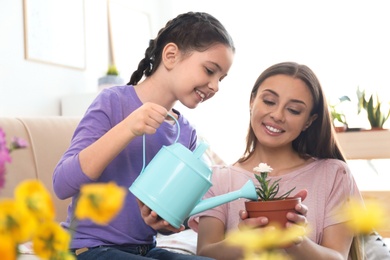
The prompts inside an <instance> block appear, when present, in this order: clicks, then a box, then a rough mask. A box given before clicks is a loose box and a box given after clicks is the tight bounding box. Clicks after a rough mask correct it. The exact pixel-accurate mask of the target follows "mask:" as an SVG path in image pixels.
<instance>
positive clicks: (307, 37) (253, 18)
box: [172, 0, 390, 162]
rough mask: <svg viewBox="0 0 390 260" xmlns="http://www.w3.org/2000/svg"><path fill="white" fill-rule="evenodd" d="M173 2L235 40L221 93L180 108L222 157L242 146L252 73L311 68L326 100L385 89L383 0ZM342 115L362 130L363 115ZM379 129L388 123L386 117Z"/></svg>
mask: <svg viewBox="0 0 390 260" xmlns="http://www.w3.org/2000/svg"><path fill="white" fill-rule="evenodd" d="M191 3H192V4H189V3H188V2H187V1H180V0H173V1H172V16H175V15H177V14H178V13H181V12H186V11H189V10H194V11H206V12H209V13H211V14H213V15H214V16H215V17H217V18H218V19H219V20H220V21H221V22H222V23H223V24H224V25H225V26H226V28H227V29H228V31H229V32H230V34H231V35H232V37H233V40H234V41H235V45H236V49H237V50H236V55H235V61H234V64H233V66H232V68H231V70H230V72H229V76H228V77H227V78H226V79H224V81H223V82H222V83H221V87H220V92H219V93H218V94H217V95H216V96H215V97H214V98H213V99H212V100H210V101H207V102H206V103H204V104H202V105H201V106H199V107H198V108H197V109H196V110H195V111H189V112H187V113H188V115H189V116H190V117H191V119H192V121H193V122H195V124H196V125H197V127H198V128H199V131H200V132H204V133H205V134H206V137H207V138H208V139H209V141H210V143H211V145H212V146H213V147H214V149H215V150H216V151H217V152H218V154H220V155H221V156H222V157H223V159H225V160H226V161H227V162H233V161H234V160H236V159H238V157H239V156H240V155H241V154H242V153H243V151H244V142H245V137H246V132H247V127H248V122H249V121H248V120H249V116H248V115H249V103H248V102H249V94H250V90H251V89H252V87H253V84H254V82H255V80H256V78H257V77H258V76H259V74H260V73H261V72H262V71H263V70H264V69H265V68H267V67H268V66H270V65H272V64H274V63H277V62H281V61H288V60H292V61H296V62H299V63H304V64H306V65H308V66H309V67H311V68H312V69H313V70H314V72H316V74H317V76H318V77H319V79H320V81H321V83H322V86H323V88H324V90H325V92H326V94H327V96H328V98H329V99H330V100H333V99H335V98H338V97H340V96H342V95H348V96H349V97H350V98H351V99H356V93H355V91H356V88H357V86H361V87H362V88H368V89H369V90H372V91H378V92H379V93H381V97H382V98H383V99H384V100H386V101H390V96H389V95H388V94H386V92H387V91H388V88H389V87H390V77H389V75H390V63H389V60H390V34H389V33H388V32H389V31H390V16H389V12H388V10H389V9H388V7H387V5H388V1H385V0H374V1H361V0H358V1H353V0H343V1H332V0H331V1H312V0H295V1H290V0H278V1H266V0H264V1H263V0H261V1H258V0H242V1H238V2H237V1H234V2H233V1H222V0H215V1H210V0H198V1H193V2H191ZM355 106H356V103H355V100H354V102H351V103H350V105H349V107H347V108H346V109H349V110H351V113H352V115H351V116H350V117H349V118H348V119H349V123H350V127H368V121H367V119H366V118H365V117H362V116H355V114H356V111H357V110H356V107H355ZM385 126H386V127H389V126H390V122H387V123H386V125H385Z"/></svg>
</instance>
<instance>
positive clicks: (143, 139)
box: [141, 113, 180, 173]
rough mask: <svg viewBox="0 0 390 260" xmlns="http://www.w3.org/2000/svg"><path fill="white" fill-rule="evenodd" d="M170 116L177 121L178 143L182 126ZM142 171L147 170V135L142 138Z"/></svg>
mask: <svg viewBox="0 0 390 260" xmlns="http://www.w3.org/2000/svg"><path fill="white" fill-rule="evenodd" d="M168 116H170V117H172V119H173V120H174V121H175V124H176V126H177V136H176V140H175V143H176V142H177V140H179V136H180V125H179V122H178V121H177V119H176V118H175V117H174V116H173V115H171V114H169V113H168ZM142 147H143V149H142V160H143V161H142V170H141V173H142V172H143V171H144V170H145V161H146V160H145V150H146V145H145V134H143V136H142Z"/></svg>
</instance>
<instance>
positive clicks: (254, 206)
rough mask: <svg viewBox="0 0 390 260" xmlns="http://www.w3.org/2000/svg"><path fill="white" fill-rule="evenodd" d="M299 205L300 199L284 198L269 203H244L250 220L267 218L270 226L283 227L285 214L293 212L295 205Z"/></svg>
mask: <svg viewBox="0 0 390 260" xmlns="http://www.w3.org/2000/svg"><path fill="white" fill-rule="evenodd" d="M299 203H301V198H286V199H283V200H270V201H246V202H245V209H246V211H247V212H248V214H249V217H250V218H256V217H267V218H268V221H269V224H270V225H279V226H280V227H285V226H286V223H287V222H288V220H287V217H286V216H287V213H288V212H294V211H295V205H297V204H299Z"/></svg>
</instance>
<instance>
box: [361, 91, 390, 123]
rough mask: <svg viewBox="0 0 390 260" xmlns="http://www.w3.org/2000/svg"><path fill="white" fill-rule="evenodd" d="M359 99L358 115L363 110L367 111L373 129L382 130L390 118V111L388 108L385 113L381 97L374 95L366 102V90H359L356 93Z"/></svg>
mask: <svg viewBox="0 0 390 260" xmlns="http://www.w3.org/2000/svg"><path fill="white" fill-rule="evenodd" d="M356 94H357V97H358V114H359V113H360V112H361V110H362V109H365V110H366V111H367V118H368V121H369V122H370V125H371V127H379V128H382V127H383V124H384V123H385V122H386V121H387V119H389V117H390V109H389V108H387V111H383V110H384V108H383V107H382V105H383V103H382V102H380V101H379V96H378V94H376V96H374V95H373V94H372V95H371V96H370V98H369V100H368V101H367V100H366V92H365V90H362V91H361V90H360V89H359V88H358V89H357V91H356Z"/></svg>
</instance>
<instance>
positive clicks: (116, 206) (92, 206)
mask: <svg viewBox="0 0 390 260" xmlns="http://www.w3.org/2000/svg"><path fill="white" fill-rule="evenodd" d="M125 196H126V189H125V188H123V187H120V186H118V185H116V184H115V183H114V182H109V183H94V184H87V185H84V186H83V187H82V188H81V190H80V197H79V199H78V201H77V205H76V210H75V216H76V218H78V219H90V220H92V221H94V222H96V223H97V224H100V225H107V224H108V223H109V222H110V221H111V219H112V218H114V217H115V216H116V215H117V214H118V213H119V211H120V210H121V209H122V206H123V202H124V199H125Z"/></svg>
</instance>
